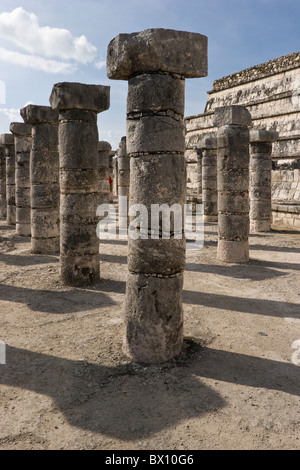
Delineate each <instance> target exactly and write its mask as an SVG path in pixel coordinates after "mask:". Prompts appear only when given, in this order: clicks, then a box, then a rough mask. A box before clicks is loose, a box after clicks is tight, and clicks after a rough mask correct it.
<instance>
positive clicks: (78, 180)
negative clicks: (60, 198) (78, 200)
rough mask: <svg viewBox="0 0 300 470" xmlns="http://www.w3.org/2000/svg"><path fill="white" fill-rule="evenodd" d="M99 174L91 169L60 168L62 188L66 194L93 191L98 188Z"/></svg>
mask: <svg viewBox="0 0 300 470" xmlns="http://www.w3.org/2000/svg"><path fill="white" fill-rule="evenodd" d="M98 183H99V181H98V174H97V171H95V170H90V169H85V170H81V169H66V168H61V169H60V190H61V192H62V193H66V194H70V193H72V194H76V193H79V194H84V193H93V192H97V190H98Z"/></svg>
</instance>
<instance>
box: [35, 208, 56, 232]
mask: <svg viewBox="0 0 300 470" xmlns="http://www.w3.org/2000/svg"><path fill="white" fill-rule="evenodd" d="M31 227H32V236H33V237H34V238H52V237H56V236H58V234H59V215H58V213H57V211H56V210H53V211H49V210H43V209H32V210H31Z"/></svg>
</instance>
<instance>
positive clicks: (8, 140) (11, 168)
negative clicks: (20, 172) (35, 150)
mask: <svg viewBox="0 0 300 470" xmlns="http://www.w3.org/2000/svg"><path fill="white" fill-rule="evenodd" d="M0 143H1V144H2V145H3V146H4V149H5V161H6V221H7V223H8V224H9V225H16V183H15V181H16V179H15V161H16V158H15V148H14V136H13V134H2V135H1V142H0Z"/></svg>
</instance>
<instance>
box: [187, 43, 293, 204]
mask: <svg viewBox="0 0 300 470" xmlns="http://www.w3.org/2000/svg"><path fill="white" fill-rule="evenodd" d="M208 94H209V97H208V100H207V104H206V108H205V112H204V113H202V114H199V115H196V116H190V117H186V118H185V123H186V130H187V132H186V149H187V155H189V153H190V152H191V150H193V149H194V148H197V147H199V146H200V145H201V142H202V141H203V139H204V138H206V137H209V136H212V135H213V136H215V133H216V129H215V127H214V125H213V119H214V110H215V109H216V108H218V107H221V106H229V105H242V106H246V107H247V109H248V110H249V111H250V114H251V117H252V122H253V125H252V128H253V129H268V130H276V131H278V133H279V139H278V141H277V142H275V143H274V144H273V151H272V158H273V160H275V161H276V162H277V165H281V164H283V163H285V162H295V161H297V160H298V162H299V161H300V52H297V53H292V54H289V55H287V56H283V57H280V58H277V59H274V60H271V61H269V62H266V63H264V64H260V65H256V66H255V67H251V68H249V69H245V70H242V71H241V72H238V73H235V74H233V75H229V76H227V77H223V78H221V79H219V80H216V81H215V82H214V84H213V89H212V90H211V91H209V92H208ZM188 167H189V163H188ZM189 170H190V171H189ZM192 171H193V169H192V168H190V169H189V168H188V174H189V173H191V172H192ZM275 179H276V178H275ZM190 181H191V182H192V181H193V178H192V177H191V176H190ZM274 181H275V180H274ZM276 183H277V189H278V186H279V184H281V185H282V184H283V183H285V181H283V180H281V181H276ZM291 183H292V181H291ZM293 183H295V182H294V181H293ZM188 184H189V183H188ZM190 186H191V188H193V183H190ZM194 186H195V184H194ZM194 189H196V187H195V188H194ZM290 189H292V188H290ZM273 192H274V191H273ZM298 201H300V200H299V199H298Z"/></svg>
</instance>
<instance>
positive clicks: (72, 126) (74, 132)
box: [59, 121, 98, 170]
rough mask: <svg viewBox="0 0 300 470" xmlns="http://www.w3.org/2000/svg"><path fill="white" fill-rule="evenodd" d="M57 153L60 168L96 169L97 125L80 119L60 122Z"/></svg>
mask: <svg viewBox="0 0 300 470" xmlns="http://www.w3.org/2000/svg"><path fill="white" fill-rule="evenodd" d="M59 154H60V168H65V169H76V168H77V169H95V170H96V169H98V158H97V155H98V129H97V126H96V125H95V124H93V123H86V122H84V123H83V122H80V121H73V122H63V123H60V125H59ZM95 155H96V157H95Z"/></svg>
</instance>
